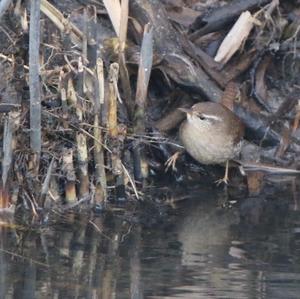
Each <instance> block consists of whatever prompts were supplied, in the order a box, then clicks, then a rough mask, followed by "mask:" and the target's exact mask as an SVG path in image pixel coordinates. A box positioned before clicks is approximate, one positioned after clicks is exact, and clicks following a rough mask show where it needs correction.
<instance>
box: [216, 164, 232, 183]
mask: <svg viewBox="0 0 300 299" xmlns="http://www.w3.org/2000/svg"><path fill="white" fill-rule="evenodd" d="M228 168H229V160H227V161H226V167H225V174H224V177H223V178H222V179H220V180H217V181H216V184H217V185H218V186H219V185H220V184H221V183H224V184H225V185H228V182H229V179H228Z"/></svg>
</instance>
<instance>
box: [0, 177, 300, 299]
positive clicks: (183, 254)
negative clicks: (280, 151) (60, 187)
mask: <svg viewBox="0 0 300 299" xmlns="http://www.w3.org/2000/svg"><path fill="white" fill-rule="evenodd" d="M277 185H278V184H277ZM297 189H298V187H297V184H296V185H295V183H294V184H290V183H287V184H284V185H282V184H281V185H278V186H277V187H276V188H274V187H270V188H267V189H266V190H265V191H264V196H262V195H260V196H256V197H247V196H245V195H241V194H240V195H232V194H229V195H228V194H226V193H225V192H224V191H223V190H222V189H218V190H216V188H215V187H209V186H208V187H206V188H203V186H202V187H201V188H199V189H197V188H195V187H191V188H189V187H184V188H178V190H177V188H174V190H173V191H172V192H171V191H170V190H167V191H166V189H161V190H160V191H159V192H158V194H157V195H153V198H152V201H153V202H156V200H157V199H158V198H160V199H161V198H162V197H165V200H168V201H169V204H168V205H164V206H161V205H159V204H154V203H151V204H150V203H143V204H141V205H140V206H137V205H134V204H131V205H129V206H126V209H125V208H122V207H117V206H115V207H113V211H112V212H106V213H104V214H103V215H101V216H95V215H86V214H84V213H81V214H80V215H72V214H69V215H65V216H64V217H63V219H64V220H63V221H61V223H59V222H58V221H53V220H50V224H49V225H47V226H45V227H44V228H42V229H41V228H38V229H26V228H25V227H22V226H13V225H12V226H10V227H2V228H1V251H0V298H25V299H27V298H104V299H107V298H119V299H121V298H122V299H123V298H124V299H125V298H134V299H138V298H239V299H242V298H300V212H299V209H298V202H297V200H298V198H297V192H296V191H297ZM156 196H157V198H156ZM174 199H175V200H178V199H185V200H182V201H180V202H178V203H174V202H173V200H174ZM224 206H225V207H224ZM51 217H52V218H54V219H59V217H53V215H51ZM51 217H50V218H51Z"/></svg>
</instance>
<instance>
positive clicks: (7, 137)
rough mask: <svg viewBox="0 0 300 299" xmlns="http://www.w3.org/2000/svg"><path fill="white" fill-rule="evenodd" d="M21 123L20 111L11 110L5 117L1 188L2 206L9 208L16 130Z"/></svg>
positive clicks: (0, 198) (0, 202)
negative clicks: (9, 181)
mask: <svg viewBox="0 0 300 299" xmlns="http://www.w3.org/2000/svg"><path fill="white" fill-rule="evenodd" d="M19 124H20V112H19V111H11V112H9V113H8V116H6V118H5V123H4V132H3V157H2V184H1V187H2V188H1V189H0V208H7V207H8V204H9V195H8V187H7V185H8V182H7V180H8V177H9V173H10V170H11V169H12V161H13V151H14V147H15V143H16V141H15V138H16V137H15V132H16V131H17V129H18V126H19Z"/></svg>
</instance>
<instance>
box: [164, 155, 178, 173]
mask: <svg viewBox="0 0 300 299" xmlns="http://www.w3.org/2000/svg"><path fill="white" fill-rule="evenodd" d="M179 155H180V152H176V153H175V154H173V155H172V156H171V157H170V158H169V159H168V160H167V161H166V162H165V167H166V168H165V172H167V171H168V170H169V168H170V167H172V171H177V168H176V161H177V159H178V158H179Z"/></svg>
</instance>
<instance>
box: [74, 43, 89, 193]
mask: <svg viewBox="0 0 300 299" xmlns="http://www.w3.org/2000/svg"><path fill="white" fill-rule="evenodd" d="M84 40H85V41H87V40H86V39H83V41H84ZM83 48H86V46H83ZM83 59H84V60H85V61H86V57H84V58H83ZM83 59H82V58H81V57H79V60H78V79H77V94H78V98H77V105H76V114H77V117H78V121H79V126H81V123H82V121H83V111H82V105H83V99H84V96H85V95H84V78H85V77H84V68H83V61H82V60H83ZM76 144H77V160H78V164H79V165H78V178H79V198H83V197H87V196H88V194H89V175H88V150H87V140H86V136H85V135H84V134H83V133H80V132H77V133H76Z"/></svg>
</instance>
